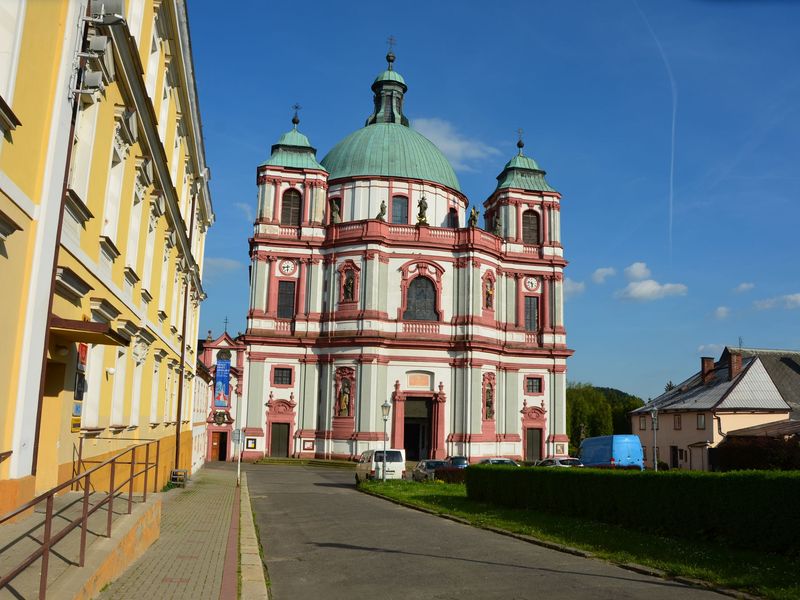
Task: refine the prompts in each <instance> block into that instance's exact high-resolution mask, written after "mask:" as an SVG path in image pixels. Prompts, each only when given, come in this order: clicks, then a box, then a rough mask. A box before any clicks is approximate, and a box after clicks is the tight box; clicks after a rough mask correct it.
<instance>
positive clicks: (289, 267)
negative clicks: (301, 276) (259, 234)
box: [280, 260, 295, 275]
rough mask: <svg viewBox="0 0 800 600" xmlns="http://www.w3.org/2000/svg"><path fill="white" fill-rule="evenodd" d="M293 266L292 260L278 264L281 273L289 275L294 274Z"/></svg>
mask: <svg viewBox="0 0 800 600" xmlns="http://www.w3.org/2000/svg"><path fill="white" fill-rule="evenodd" d="M294 268H295V264H294V261H293V260H282V261H281V264H280V270H281V273H283V274H284V275H291V274H292V273H294Z"/></svg>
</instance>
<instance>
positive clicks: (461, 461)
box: [447, 456, 469, 469]
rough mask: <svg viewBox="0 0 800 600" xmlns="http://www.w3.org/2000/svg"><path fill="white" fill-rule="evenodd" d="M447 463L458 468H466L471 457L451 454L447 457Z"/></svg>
mask: <svg viewBox="0 0 800 600" xmlns="http://www.w3.org/2000/svg"><path fill="white" fill-rule="evenodd" d="M447 464H448V465H449V466H451V467H455V468H456V469H466V468H467V467H468V466H469V459H468V458H467V457H466V456H451V457H449V458H448V459H447Z"/></svg>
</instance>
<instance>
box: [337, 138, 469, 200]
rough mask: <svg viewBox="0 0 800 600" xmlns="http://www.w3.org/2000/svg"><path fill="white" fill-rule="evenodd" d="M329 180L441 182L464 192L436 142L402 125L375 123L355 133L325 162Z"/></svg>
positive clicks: (343, 141) (339, 144) (339, 145)
mask: <svg viewBox="0 0 800 600" xmlns="http://www.w3.org/2000/svg"><path fill="white" fill-rule="evenodd" d="M322 166H323V167H325V169H326V170H327V171H328V173H330V177H329V178H328V180H329V181H333V180H334V179H344V178H346V177H357V176H369V175H375V176H382V177H402V178H404V179H423V180H425V181H433V182H436V183H441V184H442V185H444V186H447V187H449V188H451V189H453V190H456V191H459V192H460V191H461V187H460V186H459V184H458V179H457V178H456V174H455V172H454V171H453V167H451V166H450V163H449V162H447V159H446V158H445V157H444V154H442V152H441V151H440V150H439V149H438V148H437V147H436V146H434V145H433V142H431V141H430V140H428V139H427V138H426V137H424V136H422V135H420V134H419V133H417V132H416V131H414V130H413V129H411V128H410V127H407V126H405V125H401V124H399V123H375V124H374V125H367V126H366V127H364V128H363V129H359V130H358V131H354V132H353V133H351V134H350V135H348V136H347V137H346V138H344V139H343V140H342V141H341V142H339V143H338V144H336V146H334V147H333V149H332V150H331V151H330V152H329V153H328V155H327V156H326V157H325V158H323V159H322Z"/></svg>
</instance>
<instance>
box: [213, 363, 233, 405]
mask: <svg viewBox="0 0 800 600" xmlns="http://www.w3.org/2000/svg"><path fill="white" fill-rule="evenodd" d="M230 400H231V353H230V351H229V350H220V351H219V353H217V370H216V375H215V377H214V407H215V408H228V407H230V405H231V402H230Z"/></svg>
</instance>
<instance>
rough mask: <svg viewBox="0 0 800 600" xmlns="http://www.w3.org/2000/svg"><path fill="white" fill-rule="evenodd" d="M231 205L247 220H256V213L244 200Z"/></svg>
mask: <svg viewBox="0 0 800 600" xmlns="http://www.w3.org/2000/svg"><path fill="white" fill-rule="evenodd" d="M233 205H234V206H235V207H236V208H237V209H238V210H239V211H240V212H241V213H242V214H243V215H244V218H245V219H247V220H248V222H250V223H252V222H253V221H255V220H256V215H255V213H254V212H253V207H252V206H250V205H249V204H247V203H246V202H234V203H233Z"/></svg>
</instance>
